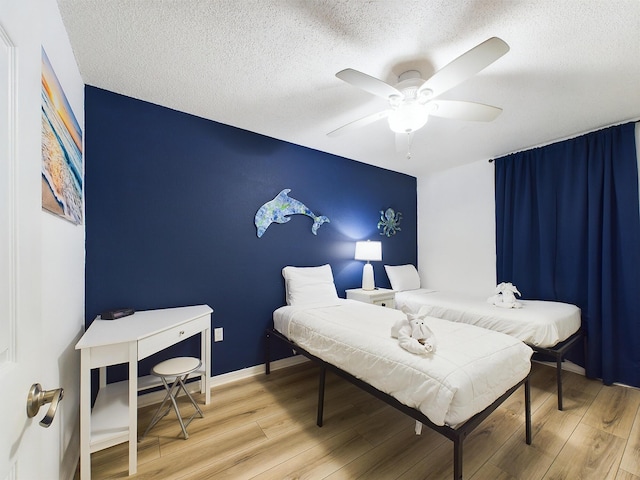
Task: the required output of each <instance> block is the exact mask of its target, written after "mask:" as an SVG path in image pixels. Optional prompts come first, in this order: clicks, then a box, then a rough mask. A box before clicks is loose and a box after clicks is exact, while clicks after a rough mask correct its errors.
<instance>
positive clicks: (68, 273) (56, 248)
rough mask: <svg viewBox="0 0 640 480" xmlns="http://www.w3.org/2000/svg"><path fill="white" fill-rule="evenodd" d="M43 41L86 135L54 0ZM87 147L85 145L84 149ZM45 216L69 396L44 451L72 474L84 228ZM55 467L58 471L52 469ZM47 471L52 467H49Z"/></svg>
mask: <svg viewBox="0 0 640 480" xmlns="http://www.w3.org/2000/svg"><path fill="white" fill-rule="evenodd" d="M42 3H43V5H42V8H41V9H40V13H41V15H42V19H43V21H42V46H43V47H44V50H45V51H46V52H47V56H48V57H49V61H50V62H51V65H52V67H53V68H54V70H55V72H56V75H57V77H58V80H59V81H60V84H61V85H62V87H63V88H64V91H65V93H66V96H67V100H68V101H69V103H70V105H71V109H72V110H73V112H74V114H75V116H76V119H77V120H78V123H79V124H80V126H81V128H82V131H83V139H84V133H85V132H84V82H83V81H82V78H81V77H80V72H79V70H78V67H77V65H76V62H75V57H74V56H73V51H72V50H71V45H70V43H69V38H68V36H67V32H66V30H65V29H64V25H63V23H62V19H61V17H60V12H59V10H58V4H57V2H56V1H55V0H42ZM83 151H84V149H83ZM41 215H42V312H43V322H42V324H43V333H44V338H45V339H46V340H45V342H46V348H47V349H48V352H47V356H48V357H50V358H51V359H52V360H54V361H52V362H50V363H49V365H48V366H47V367H48V368H47V370H46V371H45V377H46V381H47V384H48V385H52V386H53V387H57V386H61V387H63V388H64V390H65V397H64V400H63V402H62V403H61V404H60V405H61V409H60V411H59V412H58V413H59V414H60V415H59V417H58V418H56V421H57V422H59V423H57V428H59V430H60V432H59V436H58V438H59V444H58V446H57V447H58V448H57V451H56V450H55V449H53V450H52V451H51V452H49V453H48V454H47V455H41V458H42V460H43V462H45V465H48V466H50V468H51V470H50V471H55V470H58V471H59V472H60V474H59V475H58V478H60V479H70V478H73V475H74V473H75V467H76V465H77V461H78V456H79V419H80V418H79V410H80V407H79V400H80V355H79V353H78V352H76V350H75V348H74V347H75V344H76V342H77V341H78V340H79V338H80V336H81V335H82V332H83V331H84V259H85V254H84V253H85V250H84V245H85V243H84V242H85V228H84V224H83V225H74V224H72V223H71V222H68V221H66V220H63V219H61V218H60V217H57V216H55V215H52V214H51V213H48V212H45V211H43V212H42V213H41ZM54 469H55V470H54ZM43 471H45V472H46V471H48V470H47V469H46V468H45V469H44V470H43Z"/></svg>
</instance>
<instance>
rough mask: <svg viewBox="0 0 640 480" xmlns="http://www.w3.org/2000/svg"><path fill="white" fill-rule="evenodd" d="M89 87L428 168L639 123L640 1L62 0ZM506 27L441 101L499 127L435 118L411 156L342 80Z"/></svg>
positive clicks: (373, 105) (430, 66)
mask: <svg viewBox="0 0 640 480" xmlns="http://www.w3.org/2000/svg"><path fill="white" fill-rule="evenodd" d="M58 3H59V6H60V11H61V14H62V18H63V21H64V23H65V26H66V28H67V31H68V33H69V38H70V40H71V44H72V47H73V50H74V53H75V56H76V59H77V62H78V65H79V68H80V73H81V75H82V78H83V80H84V82H85V83H86V84H88V85H93V86H96V87H100V88H103V89H106V90H110V91H113V92H117V93H121V94H123V95H127V96H130V97H133V98H137V99H141V100H145V101H148V102H151V103H155V104H158V105H163V106H166V107H169V108H172V109H175V110H180V111H183V112H187V113H191V114H193V115H197V116H199V117H203V118H207V119H211V120H215V121H217V122H221V123H225V124H228V125H233V126H236V127H239V128H243V129H246V130H250V131H253V132H258V133H261V134H264V135H267V136H270V137H274V138H278V139H282V140H286V141H288V142H291V143H295V144H299V145H303V146H306V147H310V148H314V149H317V150H321V151H324V152H329V153H333V154H336V155H340V156H343V157H347V158H351V159H354V160H358V161H361V162H365V163H370V164H373V165H378V166H381V167H384V168H388V169H391V170H395V171H400V172H405V173H409V174H411V175H416V176H420V175H422V174H425V173H428V172H430V171H434V170H441V169H444V168H449V167H454V166H458V165H462V164H465V163H469V162H472V161H476V160H479V159H488V158H492V157H497V156H501V155H504V154H507V153H511V152H514V151H518V150H522V149H526V148H530V147H532V146H538V145H542V144H546V143H549V142H552V141H554V140H558V139H562V138H567V137H571V136H575V135H577V134H581V133H585V132H588V131H591V130H595V129H598V128H600V127H604V126H608V125H612V124H616V123H621V122H623V121H627V120H635V119H638V118H640V1H638V0H562V1H559V0H418V1H412V0H379V1H374V0H369V1H364V0H317V1H314V0H272V1H267V0H217V1H205V0H58ZM492 36H497V37H500V38H502V39H503V40H504V41H506V42H507V43H508V44H509V46H510V47H511V49H510V51H509V52H508V53H507V54H506V55H504V56H503V57H502V58H500V59H499V60H497V61H496V62H495V63H493V64H492V65H490V66H489V67H488V68H486V69H485V70H483V71H481V72H480V73H479V74H478V75H476V76H474V77H472V78H470V79H469V80H467V81H465V82H464V83H462V84H460V85H458V86H456V87H455V88H453V89H451V90H449V91H448V92H446V93H445V94H444V95H443V96H442V97H441V98H444V99H455V100H468V101H473V102H479V103H486V104H490V105H496V106H499V107H501V108H503V110H504V111H503V113H502V114H501V115H500V116H499V117H498V118H497V119H496V120H494V121H493V122H491V123H477V122H468V121H459V120H446V119H441V118H431V119H430V120H429V122H428V123H427V125H426V126H425V127H424V128H423V129H422V130H420V131H418V132H417V133H416V134H415V136H414V139H413V145H412V147H411V152H412V158H411V159H407V158H405V157H406V152H398V151H397V150H396V142H395V134H393V133H392V132H391V131H390V130H389V127H388V124H387V122H386V120H380V121H378V122H376V123H374V124H370V125H368V126H366V127H363V128H362V129H359V130H357V131H355V132H351V133H349V134H345V135H343V136H339V137H327V135H326V134H327V133H328V132H330V131H332V130H334V129H336V128H338V127H340V126H342V125H343V124H345V123H348V122H350V121H353V120H356V119H358V118H360V117H363V116H365V115H368V114H371V113H374V112H377V111H380V110H384V109H385V108H386V107H387V103H386V101H385V100H384V99H381V98H379V97H374V96H373V95H371V94H369V93H366V92H363V91H361V90H359V89H357V88H355V87H353V86H352V85H349V84H347V83H345V82H343V81H341V80H339V79H337V78H336V77H335V73H336V72H338V71H340V70H342V69H344V68H347V67H350V68H354V69H356V70H360V71H362V72H365V73H367V74H369V75H372V76H374V77H377V78H380V79H382V80H384V81H387V82H389V83H391V84H395V83H396V81H397V76H398V75H399V74H400V73H402V72H403V71H406V70H409V69H417V70H419V71H420V72H421V73H422V76H423V78H427V77H429V76H430V75H432V74H433V73H434V72H435V71H437V70H438V69H440V68H442V67H443V66H445V65H446V64H447V63H449V62H450V61H451V60H453V59H454V58H456V57H458V56H459V55H461V54H462V53H464V52H466V51H467V50H469V49H470V48H472V47H474V46H475V45H477V44H479V43H480V42H482V41H484V40H486V39H487V38H489V37H492Z"/></svg>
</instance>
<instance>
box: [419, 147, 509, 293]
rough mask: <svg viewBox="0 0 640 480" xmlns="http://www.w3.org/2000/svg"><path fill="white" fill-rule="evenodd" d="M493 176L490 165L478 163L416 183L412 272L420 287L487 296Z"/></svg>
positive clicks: (492, 272) (492, 256)
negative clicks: (415, 248)
mask: <svg viewBox="0 0 640 480" xmlns="http://www.w3.org/2000/svg"><path fill="white" fill-rule="evenodd" d="M493 175H494V167H493V164H491V163H488V161H487V160H482V161H478V162H475V163H472V164H469V165H464V166H461V167H457V168H452V169H449V170H445V171H442V172H436V173H432V174H430V175H428V176H425V177H420V178H418V182H417V183H418V270H419V272H420V277H421V280H422V286H423V287H424V288H434V289H439V290H452V291H456V292H464V293H470V294H477V295H482V296H484V295H486V296H487V297H488V296H489V295H491V294H493V291H494V289H495V286H496V266H495V262H496V253H495V252H496V246H495V245H496V244H495V213H494V212H495V199H494V177H493Z"/></svg>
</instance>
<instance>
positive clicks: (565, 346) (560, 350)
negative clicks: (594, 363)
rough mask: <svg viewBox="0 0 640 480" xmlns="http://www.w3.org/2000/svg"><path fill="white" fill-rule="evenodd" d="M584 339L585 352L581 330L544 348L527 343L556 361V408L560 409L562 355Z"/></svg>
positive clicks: (585, 340)
mask: <svg viewBox="0 0 640 480" xmlns="http://www.w3.org/2000/svg"><path fill="white" fill-rule="evenodd" d="M581 338H582V339H584V342H585V352H586V342H587V337H586V335H584V333H583V331H582V330H578V331H577V332H576V333H574V334H573V335H571V336H570V337H569V338H567V339H566V340H564V341H562V342H560V343H557V344H555V345H554V346H553V347H549V348H544V347H536V346H534V345H530V344H527V345H529V346H530V347H531V348H532V349H533V351H534V352H536V353H541V354H543V355H549V356H551V357H554V358H555V361H556V383H557V385H558V410H562V362H563V361H564V356H565V355H566V354H567V352H568V351H569V350H571V348H573V346H574V345H575V344H576V343H577V342H578V340H580V339H581Z"/></svg>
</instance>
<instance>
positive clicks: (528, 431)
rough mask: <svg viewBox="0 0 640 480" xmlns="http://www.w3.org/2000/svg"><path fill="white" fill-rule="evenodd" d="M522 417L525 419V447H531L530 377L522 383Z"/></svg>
mask: <svg viewBox="0 0 640 480" xmlns="http://www.w3.org/2000/svg"><path fill="white" fill-rule="evenodd" d="M524 417H525V439H526V442H527V445H531V383H530V377H527V379H526V380H525V382H524Z"/></svg>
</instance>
